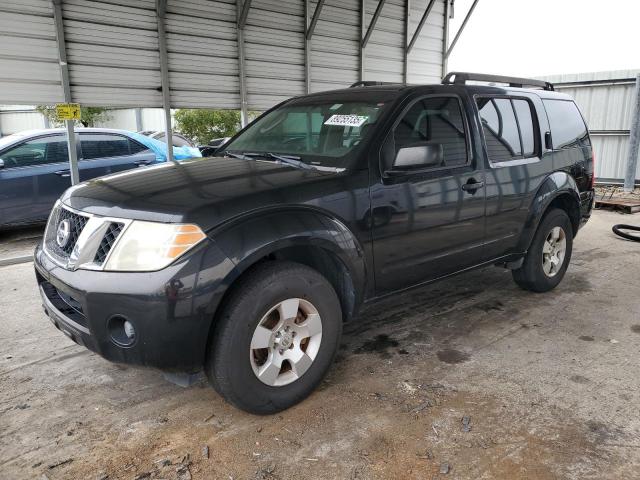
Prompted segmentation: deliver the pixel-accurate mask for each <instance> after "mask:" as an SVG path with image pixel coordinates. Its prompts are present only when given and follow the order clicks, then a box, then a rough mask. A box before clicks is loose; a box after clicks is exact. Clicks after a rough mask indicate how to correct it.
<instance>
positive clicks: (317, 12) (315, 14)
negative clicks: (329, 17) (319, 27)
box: [306, 0, 324, 40]
mask: <svg viewBox="0 0 640 480" xmlns="http://www.w3.org/2000/svg"><path fill="white" fill-rule="evenodd" d="M323 6H324V0H318V3H317V4H316V9H315V10H314V11H313V16H312V17H311V23H310V24H309V28H307V34H306V35H307V40H311V37H312V36H313V32H314V31H315V29H316V24H317V23H318V19H319V18H320V12H322V7H323Z"/></svg>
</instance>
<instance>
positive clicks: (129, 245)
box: [104, 220, 206, 272]
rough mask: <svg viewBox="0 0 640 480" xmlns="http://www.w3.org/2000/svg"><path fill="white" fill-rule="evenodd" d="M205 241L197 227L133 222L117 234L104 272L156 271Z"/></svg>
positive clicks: (203, 235)
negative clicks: (117, 236) (119, 236)
mask: <svg viewBox="0 0 640 480" xmlns="http://www.w3.org/2000/svg"><path fill="white" fill-rule="evenodd" d="M205 238H206V235H205V234H204V233H203V232H202V230H201V229H200V227H198V226H197V225H192V224H168V223H155V222H143V221H139V220H134V221H133V222H131V224H130V225H129V226H128V227H127V228H126V230H125V231H124V232H123V233H122V234H121V238H119V239H118V242H117V243H116V244H115V246H114V248H113V251H112V252H111V255H110V256H109V259H108V261H107V263H106V265H105V267H104V269H105V270H112V271H114V270H117V271H137V272H144V271H153V270H160V269H162V268H164V267H166V266H167V265H169V264H170V263H171V262H173V261H174V260H175V259H177V258H178V257H180V256H181V255H182V254H184V253H185V252H187V251H188V250H189V249H191V248H192V247H194V246H195V245H197V244H198V243H200V242H201V241H202V240H203V239H205Z"/></svg>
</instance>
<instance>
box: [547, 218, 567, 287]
mask: <svg viewBox="0 0 640 480" xmlns="http://www.w3.org/2000/svg"><path fill="white" fill-rule="evenodd" d="M566 252H567V235H566V234H565V232H564V230H563V229H562V227H553V228H552V229H551V231H550V232H549V234H548V235H547V238H546V239H545V241H544V244H543V245H542V269H543V270H544V273H545V275H546V276H547V277H555V276H556V275H557V274H558V272H559V271H560V269H561V268H562V265H563V263H564V257H565V254H566Z"/></svg>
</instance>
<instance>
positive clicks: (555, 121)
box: [543, 100, 591, 149]
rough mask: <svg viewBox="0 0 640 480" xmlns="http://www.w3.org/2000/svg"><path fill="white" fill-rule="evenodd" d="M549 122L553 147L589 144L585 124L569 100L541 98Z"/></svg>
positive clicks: (576, 108)
mask: <svg viewBox="0 0 640 480" xmlns="http://www.w3.org/2000/svg"><path fill="white" fill-rule="evenodd" d="M543 102H544V106H545V108H546V109H547V114H548V116H549V123H550V124H551V139H552V140H553V148H555V149H561V148H574V147H583V146H590V145H591V142H590V141H589V134H588V133H587V126H586V125H585V124H584V120H583V119H582V115H580V111H579V110H578V107H576V104H575V103H573V102H572V101H571V100H543Z"/></svg>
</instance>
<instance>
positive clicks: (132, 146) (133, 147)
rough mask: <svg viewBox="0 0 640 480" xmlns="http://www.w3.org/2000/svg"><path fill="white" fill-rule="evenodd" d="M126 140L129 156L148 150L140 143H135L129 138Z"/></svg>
mask: <svg viewBox="0 0 640 480" xmlns="http://www.w3.org/2000/svg"><path fill="white" fill-rule="evenodd" d="M128 140H129V153H131V155H134V154H136V153H140V152H144V151H145V150H149V149H148V148H147V147H145V146H144V145H142V144H141V143H138V142H136V141H135V140H131V139H130V138H129V139H128Z"/></svg>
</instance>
